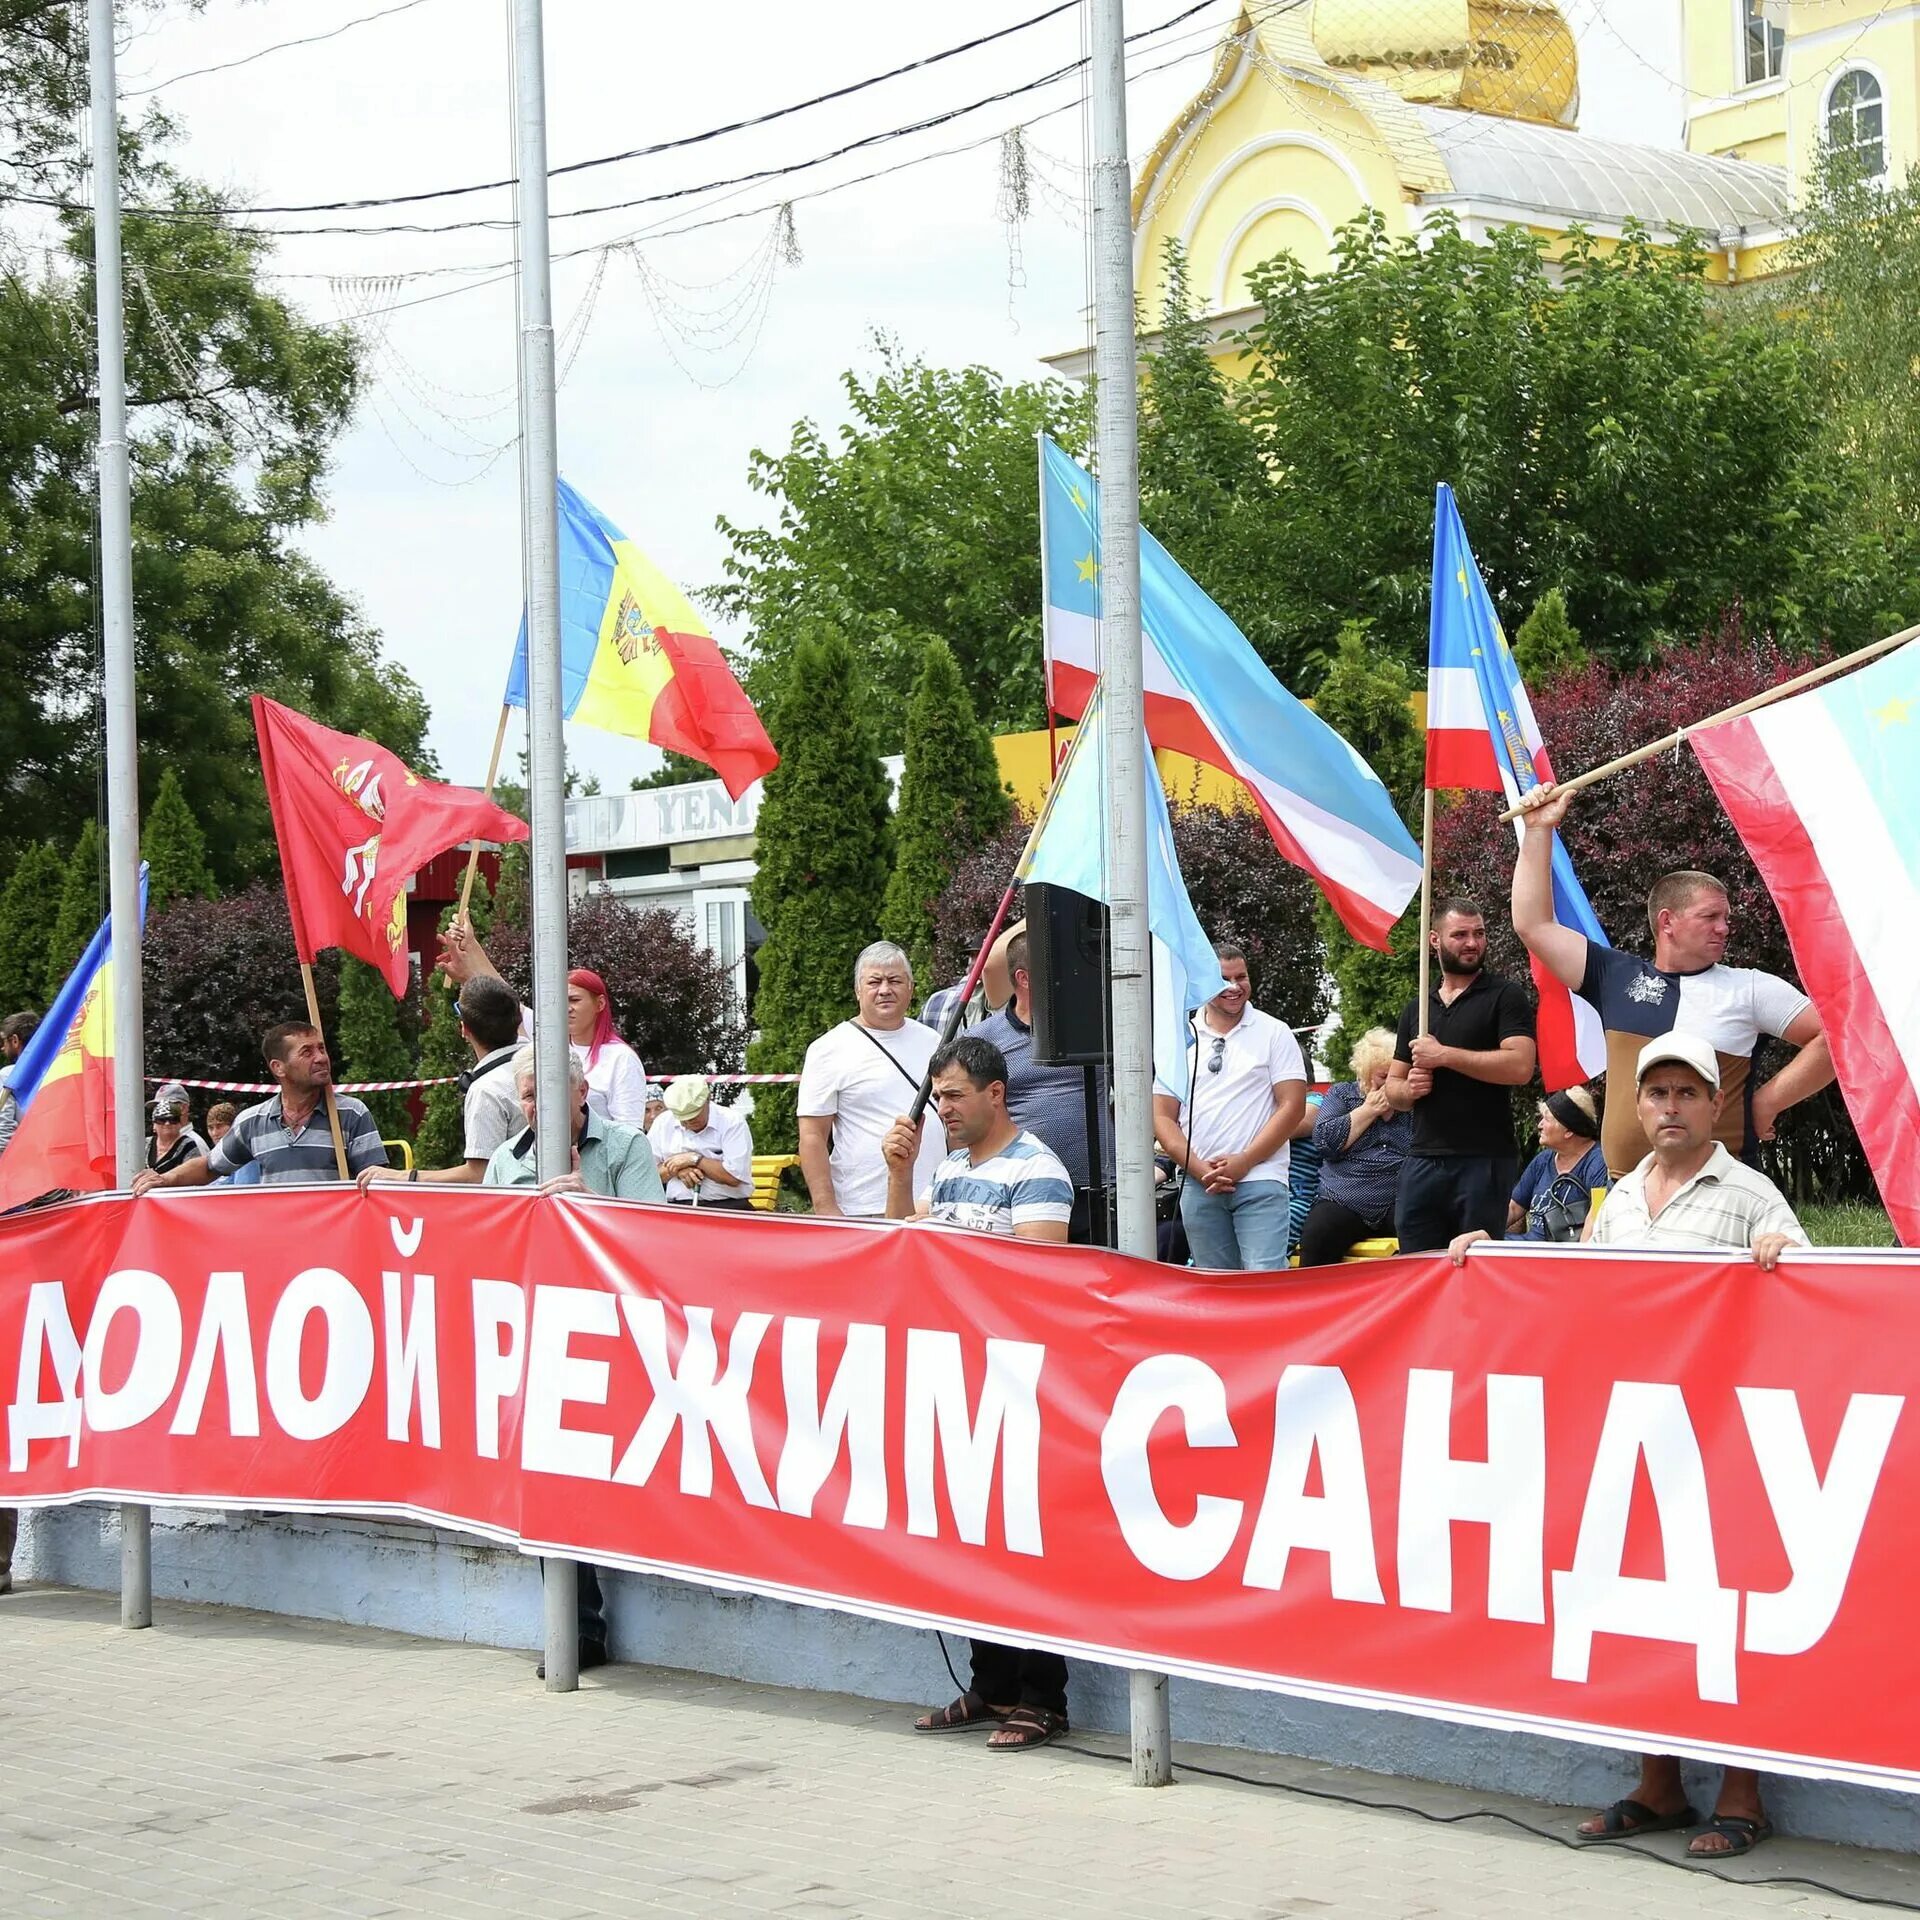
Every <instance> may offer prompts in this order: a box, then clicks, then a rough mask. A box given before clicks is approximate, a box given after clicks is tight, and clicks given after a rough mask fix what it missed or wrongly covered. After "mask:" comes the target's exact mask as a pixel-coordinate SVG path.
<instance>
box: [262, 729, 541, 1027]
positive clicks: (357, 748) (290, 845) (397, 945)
mask: <svg viewBox="0 0 1920 1920" xmlns="http://www.w3.org/2000/svg"><path fill="white" fill-rule="evenodd" d="M253 724H254V729H255V731H256V732H257V733H258V734H259V736H260V771H261V773H262V775H263V776H264V778H265V780H266V783H267V805H268V807H269V808H270V809H271V811H272V814H273V831H274V836H275V838H276V839H277V840H278V841H279V843H280V868H281V871H282V873H283V874H284V875H285V877H286V883H287V912H288V913H289V915H290V916H291V917H292V920H293V944H294V947H295V949H296V951H297V952H298V953H299V956H300V960H301V964H302V965H304V966H311V965H312V964H313V957H314V955H315V954H316V953H317V952H318V951H319V950H320V948H322V947H341V948H344V949H345V950H346V951H347V952H348V953H351V954H355V955H357V956H358V957H359V958H360V959H362V960H367V961H371V962H372V964H373V965H374V966H376V967H378V968H379V969H380V971H381V972H382V973H383V974H385V975H386V979H387V984H388V986H390V987H391V988H392V989H393V990H394V992H395V993H396V994H403V993H405V992H406V990H407V900H406V891H407V882H408V881H409V880H410V879H412V877H413V876H414V874H415V873H416V872H418V871H419V869H420V868H421V867H423V866H425V865H426V863H427V862H428V861H429V860H431V859H432V858H433V857H434V855H435V854H438V853H445V852H446V850H447V849H448V848H449V847H457V846H458V845H459V844H460V843H461V842H462V841H463V840H469V839H474V838H480V839H487V840H524V839H525V838H526V837H527V828H526V824H525V822H523V821H521V820H517V819H515V818H514V816H513V815H512V814H510V813H509V812H507V810H506V809H505V808H504V807H497V806H495V805H494V803H493V802H492V801H491V800H489V799H488V798H487V796H486V795H485V794H484V793H476V792H474V791H473V789H472V788H470V787H448V786H443V785H441V784H440V782H438V781H437V780H422V779H421V778H420V777H419V775H418V774H416V773H414V772H413V771H412V770H411V769H410V768H409V767H408V766H407V765H406V763H405V762H404V761H403V760H401V759H400V757H399V756H398V755H397V754H392V753H389V752H388V751H387V749H386V748H385V747H383V746H381V745H379V744H378V743H377V742H376V741H372V740H363V739H361V738H360V737H359V736H358V735H357V734H351V733H335V732H334V731H333V729H332V728H331V727H323V726H321V725H320V724H319V722H318V721H316V720H309V719H308V718H307V717H306V715H305V714H303V713H296V712H294V710H293V709H292V708H291V707H283V706H281V705H280V704H279V702H278V701H275V700H269V699H267V698H265V697H264V696H263V695H261V694H257V693H256V694H255V695H254V696H253Z"/></svg>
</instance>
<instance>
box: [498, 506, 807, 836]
mask: <svg viewBox="0 0 1920 1920" xmlns="http://www.w3.org/2000/svg"><path fill="white" fill-rule="evenodd" d="M560 674H561V688H562V698H563V702H564V711H565V713H566V717H567V718H568V719H569V720H579V721H583V722H584V723H585V724H586V725H587V726H590V727H600V728H603V729H604V730H605V731H606V732H608V733H624V734H630V735H631V736H632V737H633V738H634V739H636V740H650V741H652V742H653V744H654V745H655V746H656V747H669V748H671V749H672V750H673V751H674V752H675V753H684V754H685V755H687V757H688V758H689V759H693V760H704V761H705V762H706V763H707V765H708V766H710V767H711V768H712V769H713V770H714V772H715V773H717V774H718V775H719V776H720V778H721V780H722V781H723V782H724V783H725V786H726V789H727V791H728V793H730V794H731V795H732V796H733V797H734V799H736V800H738V799H739V798H740V796H741V795H742V794H743V793H745V792H746V790H747V789H748V788H749V787H750V786H752V785H753V783H754V782H755V781H756V780H758V779H760V778H761V777H762V776H763V775H765V774H767V773H770V772H771V771H772V770H773V768H774V767H776V766H778V765H779V763H780V756H779V755H778V754H777V753H775V752H774V750H773V742H772V741H771V740H769V739H768V738H767V730H766V728H765V727H763V726H762V725H761V724H760V716H759V715H758V714H757V713H756V712H754V710H753V702H752V701H751V700H749V699H748V698H747V696H746V694H745V693H744V692H743V691H742V690H741V686H740V683H739V681H737V680H736V679H735V678H734V677H733V671H732V669H731V668H730V667H729V666H728V665H727V662H726V656H725V655H724V654H722V653H721V651H720V649H719V647H718V646H716V645H715V644H714V640H713V636H712V635H711V634H710V633H709V632H708V631H707V626H706V622H705V621H704V620H702V619H701V618H700V616H699V615H698V614H697V613H695V612H694V610H693V603H692V602H691V601H690V600H689V599H688V598H687V596H686V595H685V594H684V593H682V592H681V591H680V589H679V588H678V587H676V586H675V585H674V584H673V582H672V581H671V580H669V579H668V578H667V576H666V575H665V574H664V573H662V572H661V571H660V569H659V568H658V567H656V566H655V565H654V564H653V562H652V561H651V560H649V559H648V558H647V556H646V555H645V554H644V553H642V552H641V551H640V549H639V548H638V547H636V546H635V545H634V544H633V542H632V541H631V540H629V539H628V538H627V536H626V535H625V534H624V533H622V532H621V531H620V529H619V528H618V527H616V526H615V525H614V524H613V522H612V521H611V520H609V519H608V518H607V517H606V516H605V515H604V514H603V513H602V512H601V511H600V510H599V508H597V507H596V506H594V505H593V504H592V503H591V502H590V501H588V500H585V499H583V498H582V497H581V496H580V495H579V494H577V493H575V492H574V490H573V489H572V488H571V487H570V486H568V485H567V483H566V482H565V481H564V480H562V481H561V482H560ZM506 704H507V705H508V706H510V707H524V706H525V705H526V704H527V622H526V617H525V615H524V614H523V615H522V616H521V620H520V638H519V640H518V641H517V642H516V644H515V646H514V650H513V670H512V672H511V673H510V674H509V675H508V677H507V691H506Z"/></svg>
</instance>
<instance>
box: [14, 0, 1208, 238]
mask: <svg viewBox="0 0 1920 1920" xmlns="http://www.w3.org/2000/svg"><path fill="white" fill-rule="evenodd" d="M1212 3H1213V0H1199V5H1196V6H1194V7H1190V8H1189V9H1188V12H1189V13H1197V12H1199V10H1200V6H1207V5H1211V4H1212ZM405 4H407V5H410V6H417V5H420V4H422V0H405ZM1077 5H1079V0H1055V4H1054V5H1053V6H1050V7H1048V8H1046V9H1045V10H1044V11H1043V12H1040V13H1036V14H1032V15H1030V16H1029V17H1028V18H1027V19H1025V20H1017V21H1015V22H1014V23H1013V24H1012V25H1011V26H1006V27H1000V28H997V29H996V30H995V31H994V32H992V33H983V34H979V35H977V36H976V37H975V38H974V39H971V40H963V41H961V42H960V43H959V44H958V45H957V46H952V47H943V48H942V49H941V50H940V51H939V52H938V53H930V54H924V55H922V56H921V58H919V59H918V60H909V61H907V62H906V63H905V64H904V65H902V66H898V67H891V68H889V69H888V70H887V71H886V72H885V73H876V74H871V75H869V76H868V77H867V78H866V79H864V80H855V81H850V82H849V83H848V84H847V85H845V86H841V87H834V88H832V89H830V90H829V91H828V92H826V93H817V94H814V95H813V96H812V97H811V98H810V99H806V100H796V101H794V102H792V103H791V104H790V105H788V106H784V107H775V108H773V109H771V110H770V111H769V112H766V113H760V114H754V115H753V116H751V117H750V118H748V119H745V120H732V121H728V122H727V123H726V124H725V125H723V126H717V127H707V128H705V129H703V130H702V131H701V132H699V133H689V134H683V135H682V136H681V137H680V138H679V139H677V140H661V141H657V142H656V143H655V144H653V145H652V146H646V147H629V148H628V149H626V150H625V151H624V152H621V153H607V154H601V155H599V156H598V157H597V158H595V159H592V160H574V161H571V162H569V163H568V164H567V165H566V166H564V167H551V168H549V169H548V171H547V178H548V179H549V180H557V179H559V178H561V177H562V176H563V175H565V174H570V173H586V172H589V171H591V170H592V169H594V168H596V167H611V166H617V165H619V164H620V163H622V162H623V161H627V160H649V159H653V158H654V157H656V156H657V155H659V154H663V153H677V152H679V151H680V150H681V149H683V148H686V147H697V146H702V145H704V144H706V143H707V142H708V141H711V140H719V139H722V138H724V137H725V136H726V135H728V134H734V133H743V132H746V131H747V130H749V129H751V128H754V127H764V126H768V125H771V124H772V123H773V122H774V121H776V120H785V119H787V118H789V117H790V116H791V115H793V114H796V113H805V112H807V111H808V110H809V109H810V108H813V107H819V106H826V105H828V104H830V103H831V102H833V101H836V100H846V99H850V98H851V97H852V96H853V95H855V94H857V93H865V92H866V91H867V90H868V89H869V88H871V87H878V86H882V85H884V84H885V83H886V82H888V81H890V80H898V79H900V78H901V77H902V76H903V75H905V74H909V73H917V72H919V71H921V70H922V69H923V68H927V67H935V66H939V65H940V64H941V63H942V62H943V61H947V60H954V59H957V58H959V56H960V55H961V54H965V53H972V52H974V51H975V50H976V49H977V48H980V47H986V46H991V45H993V43H994V42H995V41H998V40H1006V39H1010V38H1011V37H1012V36H1013V35H1014V34H1017V33H1025V32H1026V31H1027V29H1028V28H1030V27H1037V26H1039V25H1041V24H1042V23H1043V22H1045V21H1048V20H1052V19H1054V18H1055V17H1057V16H1058V15H1060V14H1063V13H1067V12H1070V11H1071V10H1072V9H1073V8H1074V7H1076V6H1077ZM400 10H401V9H400V8H393V9H390V11H393V12H399V11H400ZM369 17H370V18H375V19H377V18H380V17H381V16H379V15H371V16H369ZM1178 18H1180V19H1184V18H1186V15H1185V14H1182V15H1180V16H1178ZM349 24H350V25H351V24H357V23H353V22H350V23H349ZM1166 24H1168V25H1172V24H1174V22H1171V21H1170V22H1167V23H1166ZM345 30H346V29H345V28H340V29H338V31H340V32H344V31H345ZM315 37H316V38H320V39H328V38H331V37H332V36H331V35H317V36H315ZM287 44H288V45H299V44H302V43H300V42H295V41H289V42H288V43H287ZM267 51H269V52H271V51H273V49H271V48H269V49H267ZM258 57H259V56H257V55H251V56H249V58H258ZM233 64H234V65H236V66H237V65H240V64H242V63H241V62H239V61H235V62H234V63H233ZM202 71H204V72H215V71H218V69H215V68H205V69H202ZM175 77H176V78H177V79H186V78H188V77H189V76H188V75H185V74H180V75H176V76H175ZM161 85H163V86H170V85H172V82H171V81H162V82H161ZM149 91H151V89H149ZM513 184H514V183H513V178H512V176H511V175H509V176H508V177H507V178H505V179H501V180H476V181H472V182H470V183H469V184H467V185H465V186H459V187H433V188H428V189H425V190H423V191H421V192H417V193H395V194H384V195H379V196H375V197H371V198H367V199H360V200H318V201H307V202H302V203H297V204H295V203H289V204H286V205H281V206H262V207H243V206H215V207H208V208H205V209H200V210H197V214H196V217H197V216H198V215H203V214H222V213H225V214H248V215H251V214H259V213H276V214H298V213H362V212H366V211H368V210H370V209H373V208H376V207H404V206H417V205H419V204H420V203H422V202H423V201H428V200H452V199H458V198H460V197H462V196H464V195H467V194H474V193H497V192H501V191H503V190H504V189H506V188H509V187H511V186H512V185H513ZM36 204H52V203H51V202H40V203H36ZM63 210H64V209H63ZM128 211H129V212H136V211H137V212H141V213H147V214H153V215H157V216H159V217H161V218H167V217H177V215H178V210H176V209H170V208H166V207H141V208H137V209H136V208H129V209H128ZM410 230H411V229H396V231H410ZM354 231H362V229H354ZM364 231H368V232H373V231H378V229H373V228H368V229H364ZM422 231H431V229H422Z"/></svg>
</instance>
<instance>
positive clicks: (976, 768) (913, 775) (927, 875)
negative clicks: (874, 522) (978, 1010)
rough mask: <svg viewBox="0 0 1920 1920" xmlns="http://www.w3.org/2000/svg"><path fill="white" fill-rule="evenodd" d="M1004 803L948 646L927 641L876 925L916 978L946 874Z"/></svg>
mask: <svg viewBox="0 0 1920 1920" xmlns="http://www.w3.org/2000/svg"><path fill="white" fill-rule="evenodd" d="M1011 804H1012V803H1011V802H1010V800H1009V799H1008V797H1007V789H1006V785H1005V783H1004V782H1003V781H1002V780H1001V778H1000V763H999V761H998V760H997V759H995V757H994V752H993V738H992V736H991V735H990V734H989V733H988V732H987V730H986V728H985V727H983V726H982V725H981V724H980V722H979V721H978V720H977V719H975V717H974V711H973V702H972V701H971V700H970V699H969V698H968V697H967V688H966V682H965V681H963V680H962V679H961V678H960V667H959V663H958V662H957V661H956V660H955V659H954V657H953V650H952V648H950V647H949V646H948V645H947V643H946V642H945V641H944V640H933V641H929V642H928V644H927V653H926V660H925V663H924V664H923V665H922V667H921V669H920V680H919V684H918V685H917V686H916V687H915V688H914V690H913V699H912V701H911V703H910V704H909V705H908V708H907V738H906V766H905V768H904V769H903V771H902V773H901V775H900V804H899V807H898V809H897V810H896V812H895V814H894V822H893V838H894V847H895V854H894V863H893V874H892V876H891V878H890V879H889V880H888V881H887V891H886V896H885V898H884V899H883V900H882V902H881V906H880V930H881V931H882V932H883V933H884V934H885V935H886V937H887V938H888V939H889V940H892V941H896V942H897V943H898V944H899V945H900V946H902V947H904V948H905V949H906V951H907V957H908V958H909V959H910V960H911V961H912V962H913V971H914V975H915V978H916V979H919V980H921V981H925V982H928V983H931V981H932V979H933V933H934V920H935V913H936V910H937V908H938V906H939V902H940V895H941V893H942V892H943V891H944V890H945V887H946V884H947V877H948V875H950V874H951V873H952V872H953V869H954V867H955V866H956V865H957V864H958V863H959V862H960V861H961V860H963V859H964V858H965V857H966V856H967V855H968V854H969V853H971V852H972V851H973V849H974V848H975V847H977V846H979V845H980V844H981V843H982V842H983V841H985V840H989V839H991V838H992V837H993V835H995V834H996V833H998V832H999V831H1000V829H1001V828H1002V827H1003V826H1005V825H1006V823H1007V814H1008V812H1009V810H1010V807H1011Z"/></svg>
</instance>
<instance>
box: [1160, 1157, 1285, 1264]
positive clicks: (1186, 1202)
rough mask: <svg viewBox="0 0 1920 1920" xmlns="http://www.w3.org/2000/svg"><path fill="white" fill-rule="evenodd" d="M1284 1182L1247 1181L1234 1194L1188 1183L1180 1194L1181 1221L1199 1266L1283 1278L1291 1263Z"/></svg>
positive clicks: (1191, 1180) (1196, 1182)
mask: <svg viewBox="0 0 1920 1920" xmlns="http://www.w3.org/2000/svg"><path fill="white" fill-rule="evenodd" d="M1290 1205H1291V1201H1290V1197H1289V1195H1288V1192H1287V1183H1286V1182H1285V1181H1284V1180H1248V1181H1244V1182H1242V1184H1241V1185H1239V1186H1237V1187H1235V1188H1234V1189H1233V1191H1232V1192H1231V1193H1209V1192H1208V1191H1207V1190H1206V1188H1205V1187H1203V1186H1202V1185H1201V1184H1200V1182H1199V1181H1198V1180H1195V1179H1192V1178H1189V1179H1188V1181H1187V1183H1186V1185H1185V1186H1184V1187H1182V1188H1181V1190H1180V1222H1181V1224H1182V1225H1183V1226H1184V1227H1185V1228H1186V1230H1187V1245H1188V1246H1189V1247H1191V1248H1192V1250H1193V1264H1194V1265H1195V1266H1196V1267H1212V1268H1215V1269H1217V1270H1219V1271H1221V1272H1226V1273H1236V1272H1241V1273H1278V1272H1280V1271H1282V1270H1283V1269H1284V1268H1285V1267H1286V1264H1287V1237H1288V1236H1287V1215H1288V1211H1289V1208H1290Z"/></svg>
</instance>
